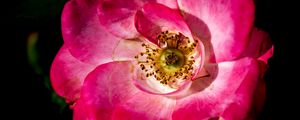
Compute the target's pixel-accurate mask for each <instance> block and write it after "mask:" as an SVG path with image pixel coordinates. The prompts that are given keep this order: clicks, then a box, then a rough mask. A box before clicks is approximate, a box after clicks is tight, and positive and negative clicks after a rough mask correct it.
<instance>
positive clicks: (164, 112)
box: [113, 92, 176, 120]
mask: <svg viewBox="0 0 300 120" xmlns="http://www.w3.org/2000/svg"><path fill="white" fill-rule="evenodd" d="M175 104H176V101H175V100H174V99H169V98H166V97H164V96H157V95H152V94H148V93H143V92H139V93H137V94H136V95H134V96H132V98H131V99H129V100H127V101H126V102H125V103H123V104H122V105H119V106H118V107H117V108H116V109H115V110H114V113H113V119H114V120H133V119H138V120H170V119H171V118H172V112H173V109H174V107H175Z"/></svg>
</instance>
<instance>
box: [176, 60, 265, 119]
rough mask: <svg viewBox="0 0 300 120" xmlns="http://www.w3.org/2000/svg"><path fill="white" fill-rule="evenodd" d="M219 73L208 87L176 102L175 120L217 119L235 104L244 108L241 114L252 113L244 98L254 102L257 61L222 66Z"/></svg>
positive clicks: (258, 67)
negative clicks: (252, 99) (251, 99)
mask: <svg viewBox="0 0 300 120" xmlns="http://www.w3.org/2000/svg"><path fill="white" fill-rule="evenodd" d="M208 72H209V71H208ZM217 72H218V73H217V76H216V77H215V79H214V80H213V82H212V83H211V84H210V85H209V86H208V87H206V88H205V89H203V90H202V91H199V92H197V93H194V94H192V95H190V96H188V97H186V98H183V99H180V100H178V101H177V105H176V108H175V111H174V113H173V119H175V120H181V119H190V120H196V119H210V118H217V117H219V116H220V115H221V114H222V113H223V111H224V110H226V109H228V107H229V106H230V105H231V104H232V103H235V102H238V104H237V106H242V107H240V108H241V109H239V111H241V112H244V111H249V109H248V108H247V107H246V106H249V102H250V99H243V98H253V94H252V93H253V91H254V90H255V88H256V84H257V82H258V79H260V78H259V77H260V74H261V71H260V66H259V63H258V61H256V60H255V59H252V58H242V59H239V60H237V61H231V62H221V63H219V64H218V71H217ZM247 85H248V86H247ZM240 91H242V92H240ZM244 106H245V107H244ZM231 112H232V111H231Z"/></svg>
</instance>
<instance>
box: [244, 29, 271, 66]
mask: <svg viewBox="0 0 300 120" xmlns="http://www.w3.org/2000/svg"><path fill="white" fill-rule="evenodd" d="M273 49H274V47H273V45H272V41H271V40H270V37H269V35H268V34H267V33H266V32H264V31H262V30H259V29H257V28H254V29H253V30H252V32H251V37H250V41H249V44H248V46H247V49H246V51H245V52H244V55H245V56H248V57H253V58H258V60H261V61H263V62H265V63H267V60H268V59H269V58H270V57H271V56H273Z"/></svg>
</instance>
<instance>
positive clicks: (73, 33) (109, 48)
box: [62, 1, 120, 65]
mask: <svg viewBox="0 0 300 120" xmlns="http://www.w3.org/2000/svg"><path fill="white" fill-rule="evenodd" d="M97 4H98V3H97V2H96V1H70V2H68V3H67V4H66V5H65V7H64V10H63V13H62V34H63V38H64V42H65V44H66V45H67V46H68V47H69V49H70V52H71V54H72V55H73V56H74V57H76V58H77V59H79V60H81V61H83V62H87V63H91V64H97V65H99V64H102V63H106V62H110V61H112V58H111V55H112V53H113V49H114V48H115V47H116V45H117V44H118V42H119V41H120V39H119V38H116V37H114V36H113V35H111V34H109V33H108V32H106V31H105V29H104V28H103V27H101V25H100V23H99V20H98V17H97V15H96V5H97Z"/></svg>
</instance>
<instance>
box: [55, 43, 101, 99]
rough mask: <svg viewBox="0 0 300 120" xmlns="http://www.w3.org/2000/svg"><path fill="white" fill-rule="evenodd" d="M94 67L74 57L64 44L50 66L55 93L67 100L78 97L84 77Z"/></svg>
mask: <svg viewBox="0 0 300 120" xmlns="http://www.w3.org/2000/svg"><path fill="white" fill-rule="evenodd" d="M95 67H96V66H95V65H91V64H86V63H83V62H81V61H79V60H78V59H76V58H74V57H73V56H72V55H71V54H70V51H69V50H68V48H67V47H66V46H65V45H64V46H63V47H62V48H61V49H60V51H59V52H58V54H57V55H56V57H55V59H54V61H53V63H52V66H51V73H50V75H51V83H52V86H53V88H54V90H55V91H56V93H57V94H59V95H60V96H63V97H64V98H66V100H67V102H74V101H76V100H77V99H78V98H79V95H80V94H79V93H80V90H81V87H82V84H83V80H84V78H85V77H86V75H87V74H88V73H89V72H90V71H92V70H93V69H94V68H95Z"/></svg>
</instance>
